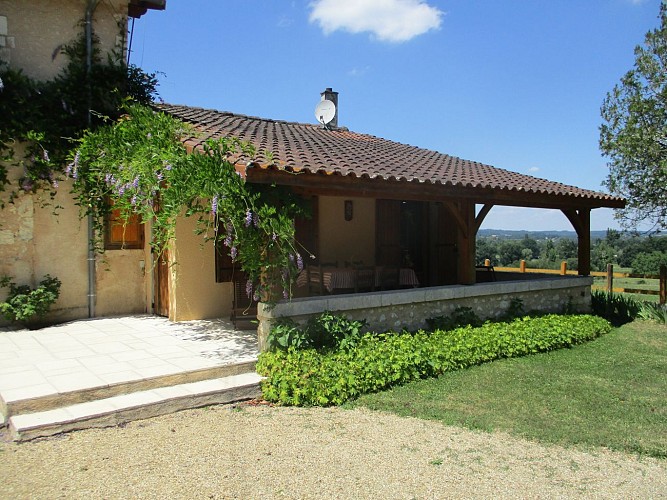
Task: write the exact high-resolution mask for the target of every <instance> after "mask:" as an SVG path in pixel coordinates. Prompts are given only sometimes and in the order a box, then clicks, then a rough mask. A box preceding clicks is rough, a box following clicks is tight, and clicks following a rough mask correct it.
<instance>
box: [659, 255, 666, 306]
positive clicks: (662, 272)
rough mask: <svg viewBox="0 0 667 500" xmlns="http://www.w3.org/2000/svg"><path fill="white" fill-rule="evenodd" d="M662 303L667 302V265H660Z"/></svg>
mask: <svg viewBox="0 0 667 500" xmlns="http://www.w3.org/2000/svg"><path fill="white" fill-rule="evenodd" d="M660 303H661V304H663V305H664V304H667V266H666V265H664V264H662V265H661V266H660Z"/></svg>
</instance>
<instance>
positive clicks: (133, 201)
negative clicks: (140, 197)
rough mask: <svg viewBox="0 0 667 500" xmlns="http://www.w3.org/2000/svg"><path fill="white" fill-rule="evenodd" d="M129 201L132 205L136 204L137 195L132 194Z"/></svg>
mask: <svg viewBox="0 0 667 500" xmlns="http://www.w3.org/2000/svg"><path fill="white" fill-rule="evenodd" d="M130 203H132V205H136V204H137V195H136V194H133V195H132V199H131V200H130Z"/></svg>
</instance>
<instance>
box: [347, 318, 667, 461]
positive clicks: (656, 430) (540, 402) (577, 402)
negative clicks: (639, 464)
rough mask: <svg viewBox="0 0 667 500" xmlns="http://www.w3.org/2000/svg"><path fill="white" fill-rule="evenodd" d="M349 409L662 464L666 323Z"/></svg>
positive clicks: (362, 401) (666, 429)
mask: <svg viewBox="0 0 667 500" xmlns="http://www.w3.org/2000/svg"><path fill="white" fill-rule="evenodd" d="M350 405H351V406H365V407H368V408H371V409H375V410H383V411H389V412H393V413H396V414H399V415H404V416H413V417H418V418H424V419H431V420H438V421H441V422H443V423H445V424H448V425H458V426H464V427H468V428H472V429H481V430H485V431H505V432H508V433H511V434H514V435H518V436H522V437H525V438H529V439H535V440H538V441H543V442H550V443H557V444H561V445H581V446H585V447H595V446H604V447H608V448H611V449H615V450H620V451H624V452H632V453H638V454H645V455H649V456H653V457H658V458H667V327H665V326H664V325H656V324H653V323H649V322H643V321H635V322H633V323H629V324H627V325H624V326H623V327H621V328H617V329H615V330H613V331H612V332H611V333H610V334H608V335H605V336H603V337H601V338H599V339H597V340H595V341H593V342H590V343H588V344H583V345H580V346H577V347H576V348H573V349H563V350H559V351H553V352H549V353H545V354H538V355H534V356H527V357H523V358H515V359H505V360H500V361H495V362H493V363H489V364H485V365H481V366H476V367H473V368H470V369H467V370H461V371H458V372H452V373H448V374H446V375H444V376H442V377H440V378H438V379H429V380H421V381H418V382H414V383H411V384H407V385H405V386H402V387H397V388H394V389H392V390H389V391H385V392H381V393H377V394H370V395H366V396H363V397H361V398H359V399H358V400H356V401H355V402H353V403H351V404H350Z"/></svg>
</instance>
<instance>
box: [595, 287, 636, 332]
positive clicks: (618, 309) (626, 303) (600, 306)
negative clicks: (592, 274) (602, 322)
mask: <svg viewBox="0 0 667 500" xmlns="http://www.w3.org/2000/svg"><path fill="white" fill-rule="evenodd" d="M591 309H592V311H593V314H595V315H596V316H600V317H601V318H605V319H608V320H609V321H611V322H612V323H613V324H615V325H622V324H624V323H629V322H630V321H632V320H634V319H635V318H637V317H638V316H639V311H640V309H641V302H638V301H636V300H634V299H633V298H631V297H626V296H624V295H620V294H615V293H610V292H603V291H599V290H593V291H592V292H591Z"/></svg>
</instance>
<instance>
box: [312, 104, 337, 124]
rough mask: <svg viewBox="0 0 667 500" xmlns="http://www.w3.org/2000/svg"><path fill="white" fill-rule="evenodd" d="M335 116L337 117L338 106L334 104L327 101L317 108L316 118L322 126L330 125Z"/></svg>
mask: <svg viewBox="0 0 667 500" xmlns="http://www.w3.org/2000/svg"><path fill="white" fill-rule="evenodd" d="M334 116H336V105H335V104H334V103H333V102H331V101H329V100H326V99H325V100H324V101H320V102H318V103H317V106H315V118H317V121H318V122H320V123H321V124H322V125H326V124H327V123H329V122H330V121H331V120H333V119H334Z"/></svg>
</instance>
